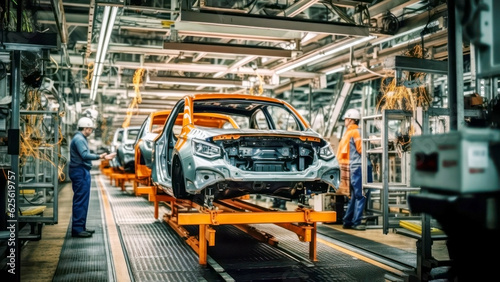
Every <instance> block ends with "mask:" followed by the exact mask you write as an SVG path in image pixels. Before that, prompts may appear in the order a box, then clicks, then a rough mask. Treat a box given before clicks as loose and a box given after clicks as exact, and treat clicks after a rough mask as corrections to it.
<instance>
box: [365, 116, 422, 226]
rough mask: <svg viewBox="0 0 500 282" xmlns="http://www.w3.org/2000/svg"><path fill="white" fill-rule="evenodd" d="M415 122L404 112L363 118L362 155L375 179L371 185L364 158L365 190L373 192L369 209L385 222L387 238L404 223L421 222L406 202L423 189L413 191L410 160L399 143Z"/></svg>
mask: <svg viewBox="0 0 500 282" xmlns="http://www.w3.org/2000/svg"><path fill="white" fill-rule="evenodd" d="M411 118H412V113H411V112H407V111H402V110H384V111H383V112H382V113H381V114H377V115H372V116H366V117H363V118H362V126H361V138H362V154H363V156H369V157H370V161H372V164H373V176H374V177H373V182H370V183H368V182H367V179H368V178H367V165H368V160H367V158H362V165H363V183H362V186H363V189H371V193H370V194H371V195H370V198H369V201H368V203H367V209H368V211H371V212H372V213H373V214H377V215H378V216H380V217H381V218H382V226H381V227H382V229H383V232H384V234H387V233H388V232H389V229H390V228H396V227H399V221H400V220H402V219H404V220H410V219H411V220H414V219H416V220H420V216H412V215H411V214H410V212H409V208H408V203H407V201H406V199H407V196H408V194H410V193H415V192H418V191H420V188H415V187H410V173H409V163H410V162H409V158H410V156H409V154H408V153H407V152H406V150H405V148H404V145H405V144H402V143H398V142H396V135H397V134H398V133H405V132H406V131H407V130H408V126H409V125H410V124H411ZM405 126H406V127H405ZM406 133H407V132H406ZM390 135H393V136H390ZM403 135H404V134H403Z"/></svg>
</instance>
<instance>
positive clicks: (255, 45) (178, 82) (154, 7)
mask: <svg viewBox="0 0 500 282" xmlns="http://www.w3.org/2000/svg"><path fill="white" fill-rule="evenodd" d="M37 4H38V5H41V8H40V9H38V11H37V23H38V25H39V29H40V30H44V31H46V32H56V33H58V34H59V37H60V39H61V43H62V44H61V48H60V49H59V50H54V51H52V53H51V57H52V60H51V62H52V63H50V64H48V68H49V69H50V68H51V69H52V72H51V73H54V74H55V75H53V76H52V77H51V80H53V82H52V83H53V84H54V88H55V89H58V91H59V92H61V94H60V95H63V96H64V99H63V100H64V101H66V103H67V104H68V105H69V106H71V105H72V104H75V103H77V102H78V103H79V104H81V105H82V107H96V108H97V109H98V110H100V112H101V113H102V114H103V116H104V117H106V118H109V119H112V120H113V126H115V127H117V126H120V125H121V123H122V122H123V120H124V119H125V115H126V114H127V112H129V111H128V110H127V108H128V107H129V106H130V105H131V103H132V99H134V97H136V95H137V94H136V93H137V92H136V90H138V91H139V92H140V95H141V97H140V100H141V101H140V102H141V103H139V104H137V105H135V109H134V117H133V118H132V121H131V123H132V124H134V125H137V124H140V123H141V122H142V121H143V120H144V118H145V117H146V115H147V114H148V113H149V112H151V111H155V110H163V109H166V108H169V107H171V106H172V105H173V104H174V103H175V102H176V101H177V100H178V99H179V98H180V97H182V96H183V95H185V94H189V93H202V92H210V93H214V92H217V93H251V94H255V95H269V96H274V97H279V98H282V99H285V100H287V101H289V102H291V103H292V104H293V105H294V106H296V107H297V108H299V110H301V111H303V112H304V113H306V114H307V115H309V117H310V120H311V122H313V119H314V117H313V116H314V115H315V114H316V113H318V112H332V111H333V108H334V107H339V106H342V105H338V104H336V101H337V100H338V96H339V95H340V93H341V92H342V85H343V84H344V82H348V83H349V84H351V83H357V82H361V81H368V80H373V79H376V78H380V77H385V76H389V75H393V72H392V71H391V70H390V69H387V68H384V60H385V59H386V58H389V57H393V56H395V55H400V54H401V53H402V52H403V51H405V50H408V48H410V46H412V44H413V45H414V44H423V45H424V46H425V48H427V49H429V50H431V49H432V50H433V51H432V52H431V53H432V54H434V58H435V59H445V58H446V56H447V37H446V33H447V30H446V20H445V19H446V18H445V17H446V15H447V7H446V1H430V0H429V1H417V0H390V1H389V0H385V1H353V0H295V1H294V0H236V1H227V0H204V1H203V0H196V1H195V0H184V1H178V0H172V1H168V0H167V1H155V0H125V1H114V2H113V1H108V2H98V1H94V0H91V1H90V3H89V1H88V0H85V1H84V0H70V1H66V0H65V1H62V0H51V1H46V0H42V1H38V2H37ZM56 69H57V71H56ZM138 70H143V72H142V76H141V77H139V78H138V77H137V76H136V80H135V82H134V74H136V73H137V71H138ZM351 88H354V89H356V87H351ZM352 95H358V94H356V91H355V93H353V94H352ZM351 98H352V97H351ZM342 100H345V99H342ZM337 111H338V110H337ZM325 116H328V115H325Z"/></svg>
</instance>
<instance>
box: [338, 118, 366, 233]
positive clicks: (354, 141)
mask: <svg viewBox="0 0 500 282" xmlns="http://www.w3.org/2000/svg"><path fill="white" fill-rule="evenodd" d="M360 117H361V115H360V113H359V111H358V110H356V109H349V110H347V111H346V113H345V115H344V118H343V119H344V123H345V127H346V128H347V130H346V132H345V133H344V136H342V139H341V140H340V142H339V145H338V149H337V159H338V162H339V166H340V185H339V190H338V191H337V193H338V194H341V195H346V196H349V197H350V199H349V203H348V204H347V210H346V212H345V215H344V217H343V218H342V222H343V227H344V229H355V230H365V229H366V226H365V225H364V224H362V223H361V219H362V217H363V211H364V209H365V204H366V200H367V198H366V196H367V195H365V193H364V192H363V186H362V181H361V176H362V173H361V170H362V166H361V157H362V156H361V133H360V129H359V127H358V123H359V120H360ZM367 164H368V174H367V175H368V182H371V181H372V179H371V178H372V175H371V162H369V161H368V162H367Z"/></svg>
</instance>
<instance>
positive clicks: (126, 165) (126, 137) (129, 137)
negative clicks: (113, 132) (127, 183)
mask: <svg viewBox="0 0 500 282" xmlns="http://www.w3.org/2000/svg"><path fill="white" fill-rule="evenodd" d="M139 129H140V127H139V126H129V127H127V128H124V129H123V138H122V142H121V144H120V145H119V146H118V148H117V149H116V157H115V159H116V160H117V161H118V165H119V169H120V170H121V171H123V172H127V173H133V172H134V169H135V167H134V157H135V150H134V145H135V141H136V139H137V135H138V134H139Z"/></svg>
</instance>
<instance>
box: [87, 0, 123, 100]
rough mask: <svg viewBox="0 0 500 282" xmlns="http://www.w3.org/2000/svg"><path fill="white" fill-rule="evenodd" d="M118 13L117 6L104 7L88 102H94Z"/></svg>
mask: <svg viewBox="0 0 500 282" xmlns="http://www.w3.org/2000/svg"><path fill="white" fill-rule="evenodd" d="M117 13H118V7H117V6H113V7H110V6H105V7H104V13H103V18H102V25H101V32H100V34H99V43H98V44H97V52H96V57H95V62H94V72H93V75H92V84H91V87H90V100H91V101H94V100H95V98H96V96H97V89H98V88H99V78H100V76H101V73H102V69H103V66H104V60H105V58H106V53H107V50H108V45H109V40H110V39H111V34H112V33H113V26H114V25H115V19H116V14H117Z"/></svg>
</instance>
